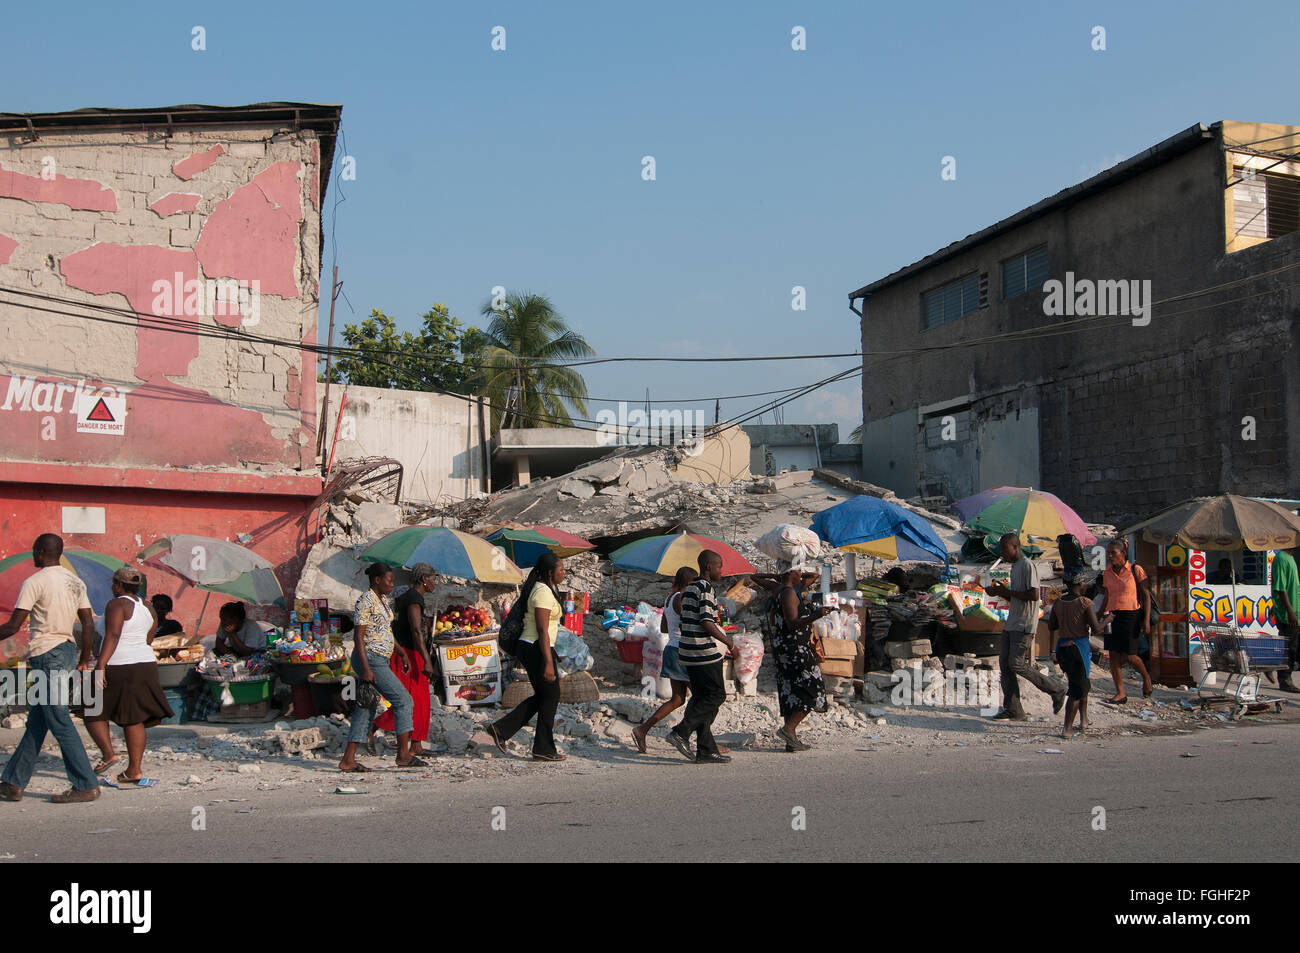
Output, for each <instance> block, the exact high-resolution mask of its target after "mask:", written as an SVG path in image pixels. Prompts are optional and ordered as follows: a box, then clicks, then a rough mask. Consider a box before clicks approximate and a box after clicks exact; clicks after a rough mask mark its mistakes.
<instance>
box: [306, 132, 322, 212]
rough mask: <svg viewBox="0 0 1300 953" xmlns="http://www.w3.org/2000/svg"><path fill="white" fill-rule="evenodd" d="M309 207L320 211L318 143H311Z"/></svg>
mask: <svg viewBox="0 0 1300 953" xmlns="http://www.w3.org/2000/svg"><path fill="white" fill-rule="evenodd" d="M309 172H310V175H311V207H312V208H314V209H315V210H316V211H318V212H319V211H320V143H319V142H317V141H315V140H313V141H312V144H311V169H310V170H309Z"/></svg>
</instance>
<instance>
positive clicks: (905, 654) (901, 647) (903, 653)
mask: <svg viewBox="0 0 1300 953" xmlns="http://www.w3.org/2000/svg"><path fill="white" fill-rule="evenodd" d="M885 654H886V655H888V656H889V657H890V658H898V659H904V658H925V657H926V656H927V655H929V654H930V640H929V639H913V640H911V641H909V642H886V643H885Z"/></svg>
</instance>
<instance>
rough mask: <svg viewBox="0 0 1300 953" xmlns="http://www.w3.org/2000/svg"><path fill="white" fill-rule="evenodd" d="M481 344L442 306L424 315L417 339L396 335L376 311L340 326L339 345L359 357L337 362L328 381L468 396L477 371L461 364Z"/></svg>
mask: <svg viewBox="0 0 1300 953" xmlns="http://www.w3.org/2000/svg"><path fill="white" fill-rule="evenodd" d="M482 342H483V334H482V332H480V331H479V330H478V328H473V327H470V328H467V327H465V326H464V325H463V324H461V322H460V321H459V320H458V319H457V318H454V317H452V316H451V313H450V312H449V311H448V310H447V306H446V305H445V304H442V303H441V302H440V303H438V304H435V305H434V306H433V307H432V308H430V309H429V310H428V311H426V312H425V313H424V316H423V317H422V319H421V325H420V330H419V333H418V334H412V333H411V332H410V331H401V332H399V331H398V330H397V325H396V323H395V322H394V321H393V319H392V318H390V317H389V316H388V315H386V314H384V312H382V311H380V310H378V309H376V310H373V311H371V312H370V317H368V318H366V319H365V320H364V321H362V322H361V323H360V324H348V325H345V326H344V328H343V345H344V346H345V347H348V348H352V349H356V350H359V351H360V352H361V353H360V354H347V355H344V356H342V357H339V358H337V359H336V360H335V361H334V363H333V367H332V368H331V369H330V381H331V382H332V383H346V384H356V385H358V386H361V387H388V388H397V389H401V390H420V391H434V390H441V391H452V392H453V393H462V394H463V393H468V392H469V391H471V390H472V389H473V388H474V377H475V369H474V368H472V367H466V366H465V365H464V364H463V363H461V362H462V361H463V360H465V359H466V358H467V357H468V356H469V355H472V354H473V353H475V352H476V351H477V350H478V349H479V348H480V347H481V346H482Z"/></svg>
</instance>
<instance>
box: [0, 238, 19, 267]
mask: <svg viewBox="0 0 1300 953" xmlns="http://www.w3.org/2000/svg"><path fill="white" fill-rule="evenodd" d="M17 247H18V243H17V242H16V241H14V240H13V239H12V238H10V237H9V236H8V235H0V265H7V264H9V256H10V255H12V254H13V253H14V249H15V248H17Z"/></svg>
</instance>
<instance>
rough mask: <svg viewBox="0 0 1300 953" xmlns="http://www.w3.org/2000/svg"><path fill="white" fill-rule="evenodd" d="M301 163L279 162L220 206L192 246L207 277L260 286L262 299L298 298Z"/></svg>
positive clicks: (210, 216) (209, 217) (215, 209)
mask: <svg viewBox="0 0 1300 953" xmlns="http://www.w3.org/2000/svg"><path fill="white" fill-rule="evenodd" d="M301 171H302V163H300V162H277V163H275V164H274V165H272V166H271V167H270V168H268V169H266V170H265V171H263V172H260V173H258V174H257V175H256V176H254V177H253V181H252V182H250V183H248V185H245V186H241V187H240V188H238V189H236V190H235V191H234V193H233V194H232V195H231V196H230V198H228V199H225V200H223V201H221V202H218V203H217V205H216V207H215V208H214V209H213V210H212V214H211V215H209V216H208V219H207V221H206V222H205V223H204V225H203V230H202V231H201V232H200V233H199V240H198V243H197V244H196V245H195V246H194V250H195V252H196V253H197V254H198V256H199V261H200V262H202V264H203V270H204V272H205V273H207V274H209V275H213V276H221V277H223V278H236V279H239V280H242V281H249V282H251V281H259V282H261V286H260V287H261V291H262V293H263V294H273V295H279V296H280V297H282V298H297V297H298V275H297V272H298V267H297V266H298V256H297V249H298V226H299V224H300V223H301V222H302V189H301V186H300V185H299V184H298V175H299V173H301Z"/></svg>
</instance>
